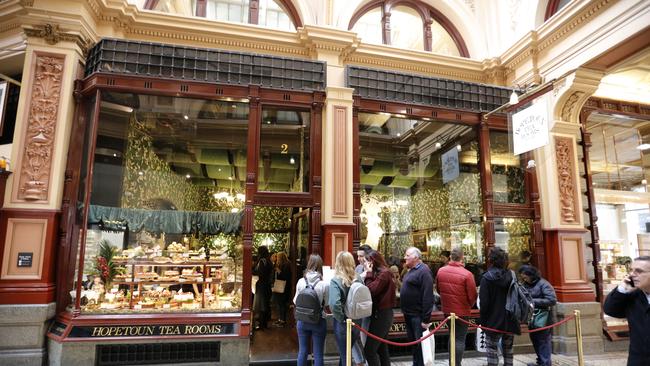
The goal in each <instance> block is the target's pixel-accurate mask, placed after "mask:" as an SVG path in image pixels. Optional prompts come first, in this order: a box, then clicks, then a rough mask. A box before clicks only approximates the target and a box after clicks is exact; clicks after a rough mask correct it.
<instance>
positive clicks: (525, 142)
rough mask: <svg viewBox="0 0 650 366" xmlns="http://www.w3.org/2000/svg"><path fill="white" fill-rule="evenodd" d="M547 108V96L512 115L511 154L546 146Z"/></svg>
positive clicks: (547, 139)
mask: <svg viewBox="0 0 650 366" xmlns="http://www.w3.org/2000/svg"><path fill="white" fill-rule="evenodd" d="M548 125H549V108H548V98H547V95H545V96H542V97H540V98H537V99H536V100H535V101H534V102H533V104H532V105H531V106H530V107H528V108H525V109H523V110H521V111H519V112H517V113H515V114H513V115H512V144H513V153H514V154H515V155H519V154H522V153H525V152H527V151H531V150H534V149H537V148H538V147H542V146H545V145H547V144H548V141H549V138H548Z"/></svg>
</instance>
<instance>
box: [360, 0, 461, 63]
mask: <svg viewBox="0 0 650 366" xmlns="http://www.w3.org/2000/svg"><path fill="white" fill-rule="evenodd" d="M397 6H407V7H410V8H412V9H414V10H415V11H416V12H417V13H418V14H420V16H421V17H422V24H423V29H422V32H423V37H422V38H423V40H424V51H425V52H431V49H432V34H431V24H432V23H433V22H434V21H435V22H437V23H438V24H440V25H441V26H442V27H443V28H444V29H445V30H446V31H447V33H448V34H449V36H450V37H451V39H452V40H453V41H454V43H455V44H456V48H457V49H458V53H459V54H460V57H465V58H469V57H470V56H469V50H468V49H467V45H466V43H465V40H464V39H463V37H462V35H461V34H460V32H459V31H458V29H457V28H456V27H455V26H454V24H453V23H452V22H451V21H450V20H449V18H447V17H446V16H445V15H444V14H442V13H441V12H440V11H439V10H437V9H436V8H434V7H432V6H430V5H428V4H425V3H423V2H422V1H417V0H374V1H371V2H369V3H367V4H366V5H364V6H363V7H361V8H360V9H359V10H357V11H356V12H355V13H354V14H353V15H352V17H351V18H350V23H349V25H348V30H350V31H351V30H352V28H354V25H355V24H356V23H357V21H358V20H359V19H361V17H362V16H364V15H365V14H366V13H367V12H368V11H370V10H374V9H375V8H377V7H381V14H382V15H381V28H382V40H383V44H385V45H390V44H391V43H390V39H391V34H390V13H391V10H392V9H393V8H395V7H397Z"/></svg>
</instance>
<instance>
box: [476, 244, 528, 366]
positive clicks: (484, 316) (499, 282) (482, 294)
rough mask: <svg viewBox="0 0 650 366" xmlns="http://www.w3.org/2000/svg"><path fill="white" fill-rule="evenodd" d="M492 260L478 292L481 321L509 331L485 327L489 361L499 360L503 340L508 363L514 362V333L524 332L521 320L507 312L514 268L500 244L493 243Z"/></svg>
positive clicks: (488, 325) (486, 324)
mask: <svg viewBox="0 0 650 366" xmlns="http://www.w3.org/2000/svg"><path fill="white" fill-rule="evenodd" d="M488 263H489V265H490V267H489V268H488V270H487V272H485V273H484V274H483V278H481V286H480V288H479V294H478V297H479V302H480V309H481V325H483V326H486V327H488V328H492V329H496V330H500V331H504V332H508V333H507V334H506V333H497V332H492V331H487V330H486V331H485V344H486V349H487V352H486V353H487V364H488V366H497V365H498V364H499V353H498V348H499V344H500V345H501V350H502V352H503V363H504V365H512V360H513V353H512V345H513V341H514V338H515V337H514V335H513V334H512V333H514V334H521V329H520V325H519V322H518V321H517V320H515V319H512V318H511V317H510V316H509V315H508V314H507V313H506V302H507V298H508V289H509V288H510V284H511V282H512V280H513V274H514V272H512V271H509V270H508V269H507V268H508V254H507V253H506V252H505V251H504V250H503V249H501V248H499V247H493V248H492V249H491V250H490V253H489V254H488ZM515 280H516V279H515Z"/></svg>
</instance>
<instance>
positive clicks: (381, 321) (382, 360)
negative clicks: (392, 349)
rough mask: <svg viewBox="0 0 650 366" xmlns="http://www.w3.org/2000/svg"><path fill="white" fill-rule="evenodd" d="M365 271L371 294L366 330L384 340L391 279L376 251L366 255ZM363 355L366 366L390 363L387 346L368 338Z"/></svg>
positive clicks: (391, 303) (390, 304)
mask: <svg viewBox="0 0 650 366" xmlns="http://www.w3.org/2000/svg"><path fill="white" fill-rule="evenodd" d="M364 269H365V271H366V277H365V280H364V281H365V284H366V286H368V288H369V289H370V294H371V295H372V316H371V317H370V327H369V329H368V331H369V332H370V333H372V334H374V335H376V336H379V337H381V338H384V339H386V338H387V337H388V331H389V330H390V327H391V325H393V306H395V282H394V281H393V274H392V272H391V271H390V269H389V268H388V265H387V264H386V261H385V260H384V257H383V256H382V255H381V253H379V252H378V251H376V250H372V251H370V253H368V254H367V255H366V261H365V262H364ZM363 351H364V354H365V356H366V360H368V366H378V365H381V366H390V354H389V353H388V346H387V345H386V343H384V342H379V341H377V340H375V339H374V338H372V337H368V338H367V339H366V345H365V347H364V350H363Z"/></svg>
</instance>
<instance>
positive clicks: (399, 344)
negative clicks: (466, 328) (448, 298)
mask: <svg viewBox="0 0 650 366" xmlns="http://www.w3.org/2000/svg"><path fill="white" fill-rule="evenodd" d="M448 320H449V317H447V318H446V319H445V320H443V321H442V323H440V324H438V326H437V327H435V328H434V329H433V330H432V331H431V332H430V333H429V334H428V335H427V336H426V337H422V338H420V339H417V340H415V341H412V342H406V343H399V342H393V341H389V340H386V339H383V338H381V337H378V336H376V335H374V334H372V333H370V332H368V331H367V330H365V329H363V328H362V327H360V326H359V325H357V324H355V323H354V322H353V323H352V325H353V326H354V327H356V328H357V329H359V330H360V331H362V332H364V333H366V335H367V336H368V337H370V338H373V339H376V340H378V341H380V342H383V343H386V344H390V345H391V346H400V347H408V346H414V345H416V344H418V343H421V342H422V341H424V340H425V339H427V338H429V337H431V336H432V335H434V334H435V333H436V332H437V331H438V330H440V328H442V326H443V325H445V323H446V322H447V321H448Z"/></svg>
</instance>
